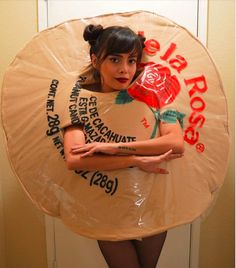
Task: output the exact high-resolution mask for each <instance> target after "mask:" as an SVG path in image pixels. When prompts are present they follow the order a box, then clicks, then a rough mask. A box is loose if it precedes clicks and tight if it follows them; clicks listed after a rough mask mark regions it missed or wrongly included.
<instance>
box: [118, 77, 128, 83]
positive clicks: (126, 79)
mask: <svg viewBox="0 0 236 268" xmlns="http://www.w3.org/2000/svg"><path fill="white" fill-rule="evenodd" d="M116 80H117V81H118V82H119V83H121V84H125V83H127V82H128V81H129V79H128V78H122V77H120V78H116Z"/></svg>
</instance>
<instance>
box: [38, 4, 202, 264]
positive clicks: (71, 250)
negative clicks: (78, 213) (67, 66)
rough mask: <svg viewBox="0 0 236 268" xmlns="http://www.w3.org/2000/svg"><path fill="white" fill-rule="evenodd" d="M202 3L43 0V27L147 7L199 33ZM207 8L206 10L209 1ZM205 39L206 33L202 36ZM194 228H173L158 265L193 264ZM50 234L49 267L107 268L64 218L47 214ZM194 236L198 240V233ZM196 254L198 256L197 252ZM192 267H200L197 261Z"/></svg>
mask: <svg viewBox="0 0 236 268" xmlns="http://www.w3.org/2000/svg"><path fill="white" fill-rule="evenodd" d="M202 3H203V1H202V0H191V1H186V0H183V1H180V0H166V1H164V0H158V1H143V0H140V1H133V0H130V1H123V0H119V1H111V0H107V1H100V0H97V1H89V0H88V1H63V0H57V1H55V0H48V1H46V0H39V29H40V30H42V29H44V28H46V27H51V26H54V25H56V24H58V23H60V22H63V21H65V20H69V19H76V18H82V17H93V16H96V15H100V14H104V13H112V12H124V11H132V10H147V11H152V12H155V13H157V14H159V15H162V16H166V17H168V18H169V19H171V20H173V21H175V22H176V23H178V24H180V25H182V26H184V27H186V28H187V29H188V30H189V31H190V32H192V33H193V34H194V35H196V36H197V35H198V34H199V25H200V23H199V22H201V31H200V32H201V33H204V32H205V31H204V29H203V28H204V27H205V24H204V23H202V22H203V21H204V20H206V18H203V16H202V14H205V15H206V12H205V13H204V12H203V10H202V9H201V10H200V11H199V8H202ZM204 3H206V1H205V2H204ZM203 8H204V11H205V8H206V5H205V4H204V7H203ZM199 14H201V17H199ZM204 38H205V36H203V38H202V39H204ZM191 229H193V228H191V225H189V224H188V225H183V226H180V227H177V228H174V229H172V230H169V232H168V236H167V240H166V243H165V245H164V248H163V251H162V254H161V257H160V261H159V264H158V268H173V267H175V268H188V267H190V261H191V251H192V250H193V246H192V245H197V244H198V243H196V242H194V243H193V241H191V239H192V238H191ZM195 229H196V228H195ZM46 235H47V252H48V268H51V267H53V268H75V267H76V268H91V267H94V268H107V265H106V263H105V261H104V259H103V257H102V255H101V253H100V250H99V248H98V246H97V242H96V241H94V240H91V239H88V238H85V237H82V236H79V235H77V234H74V233H73V232H71V231H70V230H68V229H67V228H66V227H65V226H64V225H63V223H61V221H60V220H58V219H53V218H51V217H48V216H46ZM194 237H197V238H195V239H198V236H196V235H195V236H194ZM190 244H191V251H190ZM194 256H195V258H196V256H197V254H196V252H195V253H194ZM191 267H197V264H196V262H195V264H193V265H192V266H191Z"/></svg>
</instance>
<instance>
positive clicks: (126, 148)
mask: <svg viewBox="0 0 236 268" xmlns="http://www.w3.org/2000/svg"><path fill="white" fill-rule="evenodd" d="M159 128H160V137H157V138H155V139H150V140H145V141H135V142H127V143H97V142H94V143H90V144H86V145H81V146H78V145H76V146H73V147H72V151H73V153H75V154H76V153H80V154H81V155H82V156H83V157H84V156H91V155H93V154H94V153H98V152H102V153H105V154H110V155H118V154H126V155H160V154H163V153H165V152H167V151H169V150H172V153H174V154H183V152H184V141H183V133H182V129H181V126H180V124H179V122H178V121H176V122H175V123H166V122H162V121H161V122H160V124H159Z"/></svg>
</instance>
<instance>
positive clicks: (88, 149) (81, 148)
mask: <svg viewBox="0 0 236 268" xmlns="http://www.w3.org/2000/svg"><path fill="white" fill-rule="evenodd" d="M71 153H72V154H80V157H86V156H92V155H93V154H94V153H103V154H108V155H114V154H116V153H117V145H116V143H104V142H93V143H87V144H84V145H74V146H73V147H72V148H71Z"/></svg>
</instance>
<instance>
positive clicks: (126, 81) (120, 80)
mask: <svg viewBox="0 0 236 268" xmlns="http://www.w3.org/2000/svg"><path fill="white" fill-rule="evenodd" d="M136 70H137V55H136V54H133V53H122V54H115V55H108V56H107V57H106V58H105V60H104V61H103V62H102V63H101V65H100V68H99V72H100V76H101V86H102V92H112V91H116V90H122V89H127V87H128V86H129V85H130V83H131V81H132V79H133V77H134V75H135V73H136Z"/></svg>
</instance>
